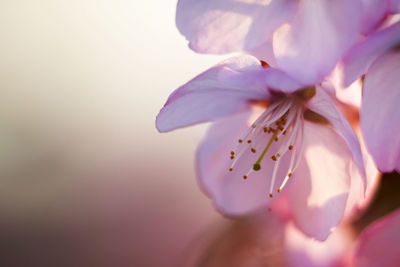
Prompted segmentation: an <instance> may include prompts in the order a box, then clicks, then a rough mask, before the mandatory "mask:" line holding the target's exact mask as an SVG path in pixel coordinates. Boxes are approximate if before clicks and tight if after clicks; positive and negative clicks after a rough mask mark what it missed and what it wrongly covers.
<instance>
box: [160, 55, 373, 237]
mask: <svg viewBox="0 0 400 267" xmlns="http://www.w3.org/2000/svg"><path fill="white" fill-rule="evenodd" d="M263 64H265V63H263V62H261V63H260V61H259V60H258V59H256V58H254V57H252V56H240V57H236V58H232V59H230V60H227V61H225V62H222V63H221V64H219V65H217V66H215V67H213V68H211V69H209V70H208V71H206V72H204V73H202V74H201V75H199V76H198V77H196V78H194V79H193V80H191V81H189V82H188V83H187V84H185V85H183V86H182V87H180V88H178V89H177V90H176V91H175V92H174V93H173V94H172V95H171V96H170V97H169V99H168V101H167V103H166V104H165V106H164V107H163V109H162V110H161V111H160V113H159V115H158V117H157V122H156V123H157V128H158V129H159V131H161V132H165V131H170V130H173V129H176V128H180V127H185V126H189V125H193V124H196V123H199V122H205V121H214V120H217V119H218V121H217V122H216V123H214V124H213V125H212V127H211V129H210V130H209V132H208V134H207V136H206V138H205V139H204V141H203V143H202V144H201V145H200V147H199V150H198V154H197V169H198V176H199V182H200V184H201V186H202V188H203V189H204V191H205V193H206V194H207V195H208V196H210V197H211V198H212V199H213V201H214V204H215V206H216V207H217V209H218V210H220V211H221V212H222V213H224V214H227V215H241V214H246V213H248V212H252V211H255V210H258V209H261V208H263V207H266V206H268V205H270V204H271V202H272V200H273V198H272V197H273V196H274V195H275V194H276V192H278V193H280V192H281V191H282V189H283V187H285V185H286V184H288V188H287V190H286V188H285V190H284V191H283V192H282V193H281V196H280V197H279V198H278V199H285V201H286V202H287V203H288V205H287V207H288V213H289V214H290V217H291V218H292V219H293V221H294V223H295V224H296V226H297V227H298V228H299V229H301V230H302V231H303V232H304V233H306V234H307V235H309V236H312V237H315V238H316V239H319V240H324V239H326V238H327V237H328V235H329V233H330V231H331V229H332V228H333V227H335V226H336V225H337V224H338V223H339V222H340V221H341V218H342V217H343V214H344V210H345V207H346V201H347V197H348V193H349V190H350V183H351V177H352V173H353V172H357V173H359V175H356V176H355V177H357V179H364V178H365V177H364V167H363V160H362V155H361V151H360V146H359V143H358V141H357V137H356V135H355V133H354V132H353V130H352V129H351V126H350V125H349V123H348V122H347V121H346V120H345V119H344V117H343V116H342V115H341V113H340V112H339V111H338V110H337V109H336V107H335V106H334V104H333V102H332V100H331V98H330V97H329V95H328V94H327V93H326V92H325V90H324V89H323V88H322V87H321V86H320V85H317V86H306V85H304V84H302V83H301V82H298V81H296V80H294V79H292V78H290V77H289V76H287V75H286V74H285V73H284V72H282V71H280V70H278V69H274V68H263V66H262V65H263ZM267 105H268V108H267V107H266V106H267ZM252 114H253V115H254V114H257V115H258V118H257V119H255V120H253V122H252V123H251V124H250V125H248V120H249V119H250V116H251V115H252ZM257 115H256V116H257ZM288 180H290V181H289V182H288ZM359 184H362V183H359ZM268 195H269V196H270V197H268ZM285 201H283V202H285Z"/></svg>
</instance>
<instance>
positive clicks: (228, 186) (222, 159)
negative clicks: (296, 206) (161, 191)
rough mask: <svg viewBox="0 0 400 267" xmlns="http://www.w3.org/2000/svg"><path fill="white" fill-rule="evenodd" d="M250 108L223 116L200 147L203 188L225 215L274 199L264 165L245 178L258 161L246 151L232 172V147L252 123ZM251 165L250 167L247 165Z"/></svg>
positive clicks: (198, 169)
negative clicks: (248, 110) (270, 192)
mask: <svg viewBox="0 0 400 267" xmlns="http://www.w3.org/2000/svg"><path fill="white" fill-rule="evenodd" d="M250 115H251V113H250V112H244V113H241V114H238V115H234V116H230V117H229V118H223V119H221V120H219V121H217V122H216V123H214V124H213V125H212V126H211V128H210V130H209V131H208V133H207V136H206V137H205V138H204V140H203V142H202V143H201V144H200V146H199V148H198V151H197V174H198V179H199V183H200V185H201V187H202V189H203V191H204V192H205V193H206V194H207V195H208V196H209V197H210V198H211V199H212V200H213V202H214V205H215V207H216V208H217V209H218V210H219V211H220V212H221V213H223V214H224V215H243V214H246V213H249V212H251V211H255V210H257V209H259V208H260V207H262V206H265V205H267V204H268V203H269V202H271V199H270V198H269V197H267V193H268V184H267V176H266V175H265V173H264V170H267V169H269V168H268V167H265V168H264V167H263V168H262V170H261V171H259V172H254V173H252V174H251V176H250V177H248V178H247V179H246V180H244V179H243V178H242V177H243V174H245V173H246V172H247V169H248V168H251V166H253V164H254V161H253V160H254V159H252V158H251V157H250V156H248V155H246V157H243V158H242V161H241V162H240V164H239V166H235V167H234V171H233V172H230V171H229V167H230V165H231V163H232V160H230V159H229V155H230V151H232V149H233V148H234V147H235V145H236V144H237V140H238V139H239V138H240V137H241V135H242V134H243V133H244V132H245V131H246V130H247V128H248V127H249V123H248V119H249V117H250ZM246 167H247V169H246Z"/></svg>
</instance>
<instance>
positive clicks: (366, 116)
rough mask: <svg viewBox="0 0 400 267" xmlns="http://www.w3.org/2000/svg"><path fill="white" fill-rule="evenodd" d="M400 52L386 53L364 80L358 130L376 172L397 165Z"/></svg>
mask: <svg viewBox="0 0 400 267" xmlns="http://www.w3.org/2000/svg"><path fill="white" fill-rule="evenodd" d="M399 77H400V52H399V51H389V52H388V53H386V54H384V55H383V56H382V57H380V58H379V59H378V60H377V61H376V62H374V64H373V65H372V66H371V68H370V70H369V71H368V74H367V75H366V78H365V81H364V90H363V102H362V106H361V111H360V116H361V129H362V132H363V135H364V137H365V141H366V144H367V148H368V149H369V151H370V153H371V154H372V156H373V158H374V159H375V162H376V164H377V166H378V169H379V170H380V171H382V172H390V171H392V170H393V169H395V168H396V167H398V166H399V164H400V135H399V132H400V109H399V102H400V84H399V82H398V78H399Z"/></svg>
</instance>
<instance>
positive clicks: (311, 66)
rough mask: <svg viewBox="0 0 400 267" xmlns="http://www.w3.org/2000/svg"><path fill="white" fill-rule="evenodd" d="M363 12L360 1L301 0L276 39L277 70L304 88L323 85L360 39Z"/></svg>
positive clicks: (274, 42)
mask: <svg viewBox="0 0 400 267" xmlns="http://www.w3.org/2000/svg"><path fill="white" fill-rule="evenodd" d="M360 10H361V8H360V4H359V2H358V1H348V0H338V1H330V0H320V1H313V0H302V1H301V2H300V4H299V11H298V12H297V14H296V16H295V17H294V19H293V20H292V21H291V23H290V24H285V25H283V26H281V27H280V28H278V29H277V30H276V31H275V33H274V35H273V47H274V52H275V54H276V58H277V63H278V66H279V67H280V68H281V69H283V70H284V71H286V72H287V73H288V74H289V75H290V76H292V77H294V78H295V79H296V80H298V81H299V82H302V83H303V84H308V85H311V84H316V83H317V82H319V81H321V80H322V78H323V77H324V76H325V75H327V74H328V73H330V72H331V70H332V69H333V67H334V66H335V64H336V62H337V61H338V60H339V59H340V58H341V56H342V54H343V53H344V52H345V51H346V50H347V49H348V48H349V47H350V45H352V44H353V42H354V41H355V38H356V37H357V36H358V32H359V28H358V27H359V26H358V25H359V20H360Z"/></svg>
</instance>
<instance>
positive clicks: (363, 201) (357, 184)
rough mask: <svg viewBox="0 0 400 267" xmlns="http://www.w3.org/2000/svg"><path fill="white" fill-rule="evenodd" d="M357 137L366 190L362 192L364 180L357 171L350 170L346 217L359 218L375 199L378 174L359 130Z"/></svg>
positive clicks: (378, 179)
mask: <svg viewBox="0 0 400 267" xmlns="http://www.w3.org/2000/svg"><path fill="white" fill-rule="evenodd" d="M357 136H358V137H359V138H358V139H359V140H360V145H361V150H362V154H363V158H364V166H365V170H366V180H367V188H366V189H365V190H364V180H363V177H362V175H361V173H360V172H359V171H358V169H354V168H353V169H352V174H351V176H352V179H351V189H350V193H349V197H348V199H347V205H346V216H349V217H353V218H354V217H356V216H359V215H360V214H361V213H362V212H363V211H364V210H365V209H366V208H367V207H368V206H369V204H370V203H371V201H372V200H373V199H374V197H375V192H376V190H377V189H378V185H379V181H380V173H379V171H378V169H377V168H376V165H375V163H374V161H373V158H372V157H371V155H370V154H369V153H368V151H367V148H366V147H365V142H364V139H363V138H362V136H361V132H360V130H357Z"/></svg>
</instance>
